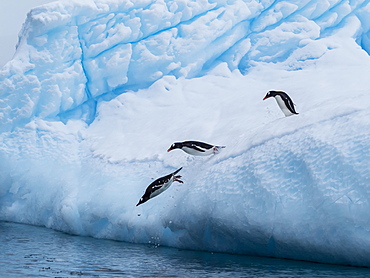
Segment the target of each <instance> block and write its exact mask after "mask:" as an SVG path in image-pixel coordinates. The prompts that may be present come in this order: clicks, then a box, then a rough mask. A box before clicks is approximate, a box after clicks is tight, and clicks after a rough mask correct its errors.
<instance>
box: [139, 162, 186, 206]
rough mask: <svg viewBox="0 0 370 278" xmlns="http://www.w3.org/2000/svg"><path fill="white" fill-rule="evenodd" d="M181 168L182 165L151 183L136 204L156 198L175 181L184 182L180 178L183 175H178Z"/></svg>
mask: <svg viewBox="0 0 370 278" xmlns="http://www.w3.org/2000/svg"><path fill="white" fill-rule="evenodd" d="M181 169H182V167H181V168H180V169H178V170H176V171H175V172H173V173H172V174H169V175H167V176H164V177H161V178H159V179H156V180H155V181H153V182H152V183H151V184H149V186H148V187H147V188H146V190H145V193H144V195H143V196H142V197H141V198H140V200H139V202H138V203H137V205H136V206H138V205H141V204H143V203H145V202H146V201H148V200H149V199H151V198H154V197H155V196H158V195H159V194H161V193H162V192H163V191H165V190H166V189H168V188H169V187H170V185H171V184H172V183H173V182H174V181H177V182H179V183H184V182H183V181H182V180H180V178H181V176H176V174H177V173H178V172H180V170H181Z"/></svg>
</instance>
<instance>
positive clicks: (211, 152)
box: [182, 147, 214, 156]
mask: <svg viewBox="0 0 370 278" xmlns="http://www.w3.org/2000/svg"><path fill="white" fill-rule="evenodd" d="M182 150H183V151H184V152H186V153H188V154H191V155H197V156H207V155H211V154H213V153H214V150H213V148H210V149H209V150H206V149H204V152H200V151H197V150H194V149H192V148H188V147H183V148H182Z"/></svg>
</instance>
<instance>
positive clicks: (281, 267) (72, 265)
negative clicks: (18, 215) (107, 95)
mask: <svg viewBox="0 0 370 278" xmlns="http://www.w3.org/2000/svg"><path fill="white" fill-rule="evenodd" d="M0 277H307V278H308V277H310V278H312V277H370V269H366V268H355V267H344V266H333V265H324V264H314V263H305V262H296V261H290V260H278V259H268V258H255V257H248V256H236V255H228V254H216V253H209V252H196V251H187V250H179V249H175V248H165V247H154V246H151V245H139V244H128V243H124V242H116V241H110V240H98V239H93V238H88V237H79V236H71V235H67V234H64V233H60V232H56V231H53V230H49V229H45V228H40V227H34V226H29V225H21V224H14V223H7V222H0Z"/></svg>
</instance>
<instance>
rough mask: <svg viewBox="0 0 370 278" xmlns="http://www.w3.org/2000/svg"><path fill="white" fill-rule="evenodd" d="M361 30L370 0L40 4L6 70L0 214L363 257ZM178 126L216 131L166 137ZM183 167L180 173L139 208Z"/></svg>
mask: <svg viewBox="0 0 370 278" xmlns="http://www.w3.org/2000/svg"><path fill="white" fill-rule="evenodd" d="M369 30H370V4H369V1H339V0H338V1H289V2H288V1H253V0H251V1H237V0H236V1H189V0H183V1H178V0H177V1H148V0H147V1H145V0H142V1H132V2H130V1H118V0H115V1H113V0H110V1H98V0H96V1H65V2H55V3H51V4H48V5H44V6H40V7H38V8H35V9H33V10H32V11H31V12H30V13H29V15H28V18H27V20H26V22H25V24H24V26H23V30H22V31H21V33H20V40H19V43H18V48H17V52H16V55H15V56H14V59H13V60H12V61H10V62H9V63H8V64H6V65H5V66H4V68H3V69H2V70H1V72H0V94H1V100H0V123H1V125H0V130H1V135H0V136H1V141H0V158H1V159H0V161H1V167H0V219H1V220H8V221H16V222H23V223H31V224H36V225H44V226H46V227H50V228H53V229H57V230H61V231H65V232H68V233H73V234H78V235H89V236H94V237H99V238H110V239H117V240H124V241H129V242H137V243H147V242H151V243H153V244H162V245H168V246H175V247H181V248H192V249H202V250H212V251H222V252H231V253H241V254H257V255H264V256H275V257H284V258H293V259H304V260H312V261H317V262H330V263H339V264H352V265H366V266H370V251H369V250H370V232H369V231H370V218H369V216H368V212H369V210H370V203H369V202H370V200H369V198H370V195H369V194H370V184H369V183H370V170H369V169H370V132H369V130H370V121H369V119H370V118H369V117H370V109H369V108H370V96H369V88H370V78H369V69H370V58H369V52H370V43H369V41H370V40H369V38H370V31H369ZM268 90H284V91H286V92H287V93H288V94H289V95H290V96H291V97H292V99H293V100H294V102H295V103H296V105H297V106H296V109H297V111H298V112H299V113H300V114H299V115H297V116H291V117H287V118H285V117H284V115H283V113H282V112H281V111H280V110H279V108H278V106H277V104H276V102H275V101H274V100H273V99H269V100H265V101H262V98H263V97H264V95H265V94H266V92H267V91H268ZM182 140H200V141H205V142H208V143H212V144H218V145H226V146H227V147H226V148H225V149H223V150H222V152H221V153H220V154H218V155H215V156H211V157H205V158H204V157H196V158H194V157H190V156H189V155H187V154H185V153H183V152H181V151H179V150H177V151H173V152H170V153H167V152H166V150H167V148H168V147H169V146H170V145H171V144H172V143H173V142H175V141H182ZM179 167H183V170H182V176H183V178H182V179H183V181H184V184H181V185H178V184H174V185H172V186H171V188H170V189H168V190H167V191H166V192H164V193H162V194H161V195H159V196H158V197H156V198H155V199H153V200H149V201H148V202H147V203H145V204H143V205H142V206H139V207H135V204H136V203H137V201H138V200H139V198H140V197H141V195H142V194H143V192H144V191H145V188H146V187H147V185H149V184H150V183H151V182H152V181H153V180H154V179H157V178H158V177H161V176H164V175H166V174H168V173H170V172H172V171H173V170H175V169H176V168H179Z"/></svg>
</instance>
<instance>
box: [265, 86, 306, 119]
mask: <svg viewBox="0 0 370 278" xmlns="http://www.w3.org/2000/svg"><path fill="white" fill-rule="evenodd" d="M269 97H274V98H275V99H276V102H277V104H278V105H279V107H280V109H281V111H283V113H284V115H285V117H288V116H291V115H293V114H299V113H297V112H296V111H295V109H294V103H293V101H292V99H291V98H290V97H289V96H288V95H287V93H285V92H282V91H269V92H268V93H267V94H266V96H265V97H264V98H263V100H265V99H267V98H269Z"/></svg>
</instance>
